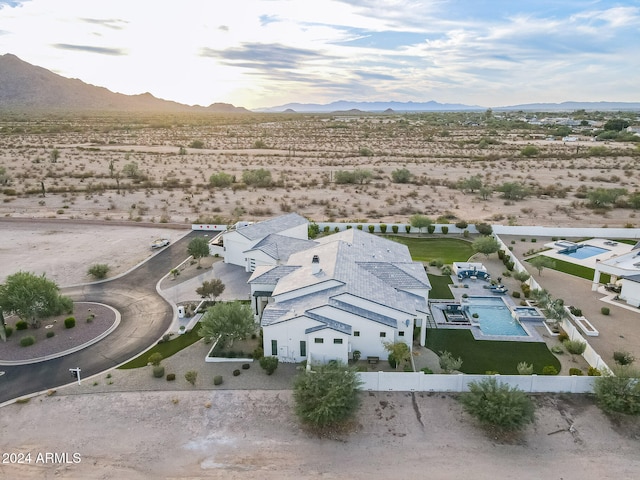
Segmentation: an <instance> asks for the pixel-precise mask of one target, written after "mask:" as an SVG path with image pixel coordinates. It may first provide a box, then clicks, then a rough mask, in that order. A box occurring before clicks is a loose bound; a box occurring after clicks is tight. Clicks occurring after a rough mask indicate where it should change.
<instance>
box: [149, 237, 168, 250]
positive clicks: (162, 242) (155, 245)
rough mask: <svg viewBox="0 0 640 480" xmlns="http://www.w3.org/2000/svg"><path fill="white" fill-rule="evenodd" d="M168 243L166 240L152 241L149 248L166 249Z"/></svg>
mask: <svg viewBox="0 0 640 480" xmlns="http://www.w3.org/2000/svg"><path fill="white" fill-rule="evenodd" d="M169 243H171V242H170V241H169V239H168V238H158V239H157V240H154V241H153V243H152V244H151V248H153V249H156V248H162V247H166V246H167V245H169Z"/></svg>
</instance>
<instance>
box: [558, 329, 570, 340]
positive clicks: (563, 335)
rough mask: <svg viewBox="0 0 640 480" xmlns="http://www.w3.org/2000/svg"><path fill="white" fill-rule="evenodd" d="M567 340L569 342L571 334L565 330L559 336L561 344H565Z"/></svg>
mask: <svg viewBox="0 0 640 480" xmlns="http://www.w3.org/2000/svg"><path fill="white" fill-rule="evenodd" d="M566 340H569V334H568V333H567V332H565V331H564V330H560V333H559V334H558V341H559V342H560V343H564V342H565V341H566Z"/></svg>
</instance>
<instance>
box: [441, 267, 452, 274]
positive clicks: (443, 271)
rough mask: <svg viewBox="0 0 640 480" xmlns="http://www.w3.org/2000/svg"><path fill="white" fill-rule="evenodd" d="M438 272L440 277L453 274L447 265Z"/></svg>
mask: <svg viewBox="0 0 640 480" xmlns="http://www.w3.org/2000/svg"><path fill="white" fill-rule="evenodd" d="M440 272H441V273H442V275H451V274H452V273H453V270H451V267H450V266H449V265H445V266H444V267H442V269H441V270H440Z"/></svg>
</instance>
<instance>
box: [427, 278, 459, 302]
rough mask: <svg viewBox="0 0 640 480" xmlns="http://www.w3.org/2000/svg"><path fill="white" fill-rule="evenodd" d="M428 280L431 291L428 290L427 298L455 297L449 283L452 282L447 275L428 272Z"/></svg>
mask: <svg viewBox="0 0 640 480" xmlns="http://www.w3.org/2000/svg"><path fill="white" fill-rule="evenodd" d="M427 276H428V277H429V282H430V283H431V291H430V292H429V298H437V299H441V298H447V299H448V298H455V297H454V296H453V293H452V292H451V289H450V288H449V285H451V284H452V283H453V280H451V277H450V276H449V275H433V274H431V273H428V274H427Z"/></svg>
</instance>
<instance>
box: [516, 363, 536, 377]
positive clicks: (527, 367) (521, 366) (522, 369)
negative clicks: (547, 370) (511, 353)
mask: <svg viewBox="0 0 640 480" xmlns="http://www.w3.org/2000/svg"><path fill="white" fill-rule="evenodd" d="M517 369H518V375H531V374H533V363H531V364H529V363H527V362H520V363H518V367H517Z"/></svg>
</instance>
